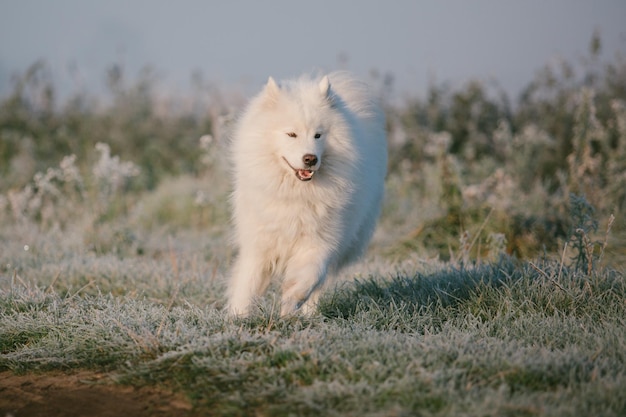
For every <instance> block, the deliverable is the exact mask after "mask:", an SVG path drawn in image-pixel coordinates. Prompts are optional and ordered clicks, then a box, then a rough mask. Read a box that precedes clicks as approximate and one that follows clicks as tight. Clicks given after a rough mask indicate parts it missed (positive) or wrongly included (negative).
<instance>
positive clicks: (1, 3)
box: [0, 0, 626, 96]
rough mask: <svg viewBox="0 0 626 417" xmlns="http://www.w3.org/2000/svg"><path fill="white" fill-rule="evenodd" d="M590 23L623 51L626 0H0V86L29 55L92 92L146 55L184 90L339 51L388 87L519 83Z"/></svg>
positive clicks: (609, 46) (325, 63) (609, 45)
mask: <svg viewBox="0 0 626 417" xmlns="http://www.w3.org/2000/svg"><path fill="white" fill-rule="evenodd" d="M595 29H597V30H598V31H599V32H600V34H601V37H602V41H603V57H604V58H605V59H608V58H612V57H614V56H615V54H616V53H618V52H620V53H621V54H622V56H626V1H625V0H595V1H592V0H589V1H581V0H519V1H509V0H474V1H471V0H433V1H418V0H414V1H411V0H386V1H375V0H336V1H331V0H316V1H307V2H304V1H295V0H292V1H288V0H274V1H243V0H240V1H238V0H230V1H200V0H177V1H168V0H142V1H140V0H106V1H95V0H94V1H89V0H0V92H3V93H6V91H7V88H8V76H9V75H10V74H12V73H15V72H16V71H22V70H23V69H24V68H26V67H27V66H28V65H29V64H31V63H33V62H34V61H35V60H36V59H39V58H44V59H46V60H47V61H48V62H49V63H50V66H51V68H52V71H53V73H54V75H55V77H58V78H59V79H61V80H62V83H63V84H64V85H66V86H71V85H72V83H73V82H74V81H70V80H71V77H70V76H69V75H68V74H69V71H68V67H70V66H71V65H75V66H76V67H77V68H78V71H79V74H80V75H79V80H80V83H81V84H82V86H83V87H86V88H87V89H88V90H94V91H96V90H98V89H101V88H102V85H103V84H104V81H103V80H104V73H105V71H104V68H106V67H107V66H108V65H110V64H112V63H114V62H122V63H123V64H124V66H125V68H126V70H127V72H128V74H129V75H133V74H137V72H138V69H139V68H141V67H142V66H144V65H147V64H150V65H152V66H153V67H154V68H155V69H156V70H157V72H158V74H159V76H160V79H161V82H162V83H163V85H165V86H169V87H171V88H174V89H178V90H180V91H182V92H185V91H189V89H190V83H189V79H190V75H191V73H192V72H193V71H195V70H199V71H201V72H202V73H203V74H204V78H205V79H206V80H210V81H213V82H215V83H217V84H218V85H220V86H222V87H223V88H226V89H227V88H230V87H231V86H234V85H238V84H243V85H244V86H245V90H250V89H251V90H252V91H254V90H256V89H257V88H258V87H259V86H260V85H261V84H262V83H263V82H264V81H265V80H266V79H267V77H268V76H269V75H272V76H274V77H275V78H279V79H280V78H283V77H288V76H294V75H298V74H300V73H302V72H307V71H311V70H314V69H323V70H324V69H328V70H332V69H337V68H338V67H339V64H340V62H341V58H340V57H341V56H344V57H346V58H347V61H346V64H345V66H346V68H347V69H349V70H352V71H354V72H355V73H357V74H359V75H361V76H367V75H368V74H369V73H370V71H371V70H377V71H379V72H380V73H387V72H390V73H392V74H393V75H394V76H395V80H396V81H395V94H396V95H397V96H403V95H405V94H419V93H422V92H424V91H425V90H426V89H427V87H428V84H429V82H430V81H432V80H434V81H435V82H437V83H442V82H450V83H452V85H460V84H462V83H463V82H465V81H466V80H468V79H470V78H480V79H483V80H488V79H495V80H497V81H498V82H499V83H500V84H501V85H502V86H503V87H504V88H505V89H506V90H507V91H509V92H510V93H517V92H519V89H520V88H521V87H523V86H524V85H526V83H527V82H529V81H530V80H531V79H532V76H533V74H534V73H535V71H537V70H538V69H539V68H541V67H542V66H543V65H544V64H546V63H548V62H549V61H551V60H554V59H556V58H557V57H562V58H566V59H568V60H571V61H576V60H577V59H579V58H580V57H582V56H584V55H585V54H586V52H587V49H588V44H589V40H590V38H591V35H592V33H593V31H594V30H595Z"/></svg>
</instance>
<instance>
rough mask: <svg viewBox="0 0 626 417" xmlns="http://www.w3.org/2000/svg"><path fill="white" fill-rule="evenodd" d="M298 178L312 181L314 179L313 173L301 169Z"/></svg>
mask: <svg viewBox="0 0 626 417" xmlns="http://www.w3.org/2000/svg"><path fill="white" fill-rule="evenodd" d="M298 177H300V178H301V179H310V178H312V177H313V171H311V170H308V169H299V170H298Z"/></svg>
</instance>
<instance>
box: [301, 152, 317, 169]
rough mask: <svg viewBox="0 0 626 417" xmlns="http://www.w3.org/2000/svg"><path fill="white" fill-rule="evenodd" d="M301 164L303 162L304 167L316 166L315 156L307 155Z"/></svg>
mask: <svg viewBox="0 0 626 417" xmlns="http://www.w3.org/2000/svg"><path fill="white" fill-rule="evenodd" d="M302 162H304V165H306V166H308V167H312V166H314V165H315V164H317V156H315V155H313V154H311V153H308V154H306V155H304V156H303V157H302Z"/></svg>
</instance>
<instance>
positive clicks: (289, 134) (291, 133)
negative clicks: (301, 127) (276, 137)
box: [287, 132, 298, 138]
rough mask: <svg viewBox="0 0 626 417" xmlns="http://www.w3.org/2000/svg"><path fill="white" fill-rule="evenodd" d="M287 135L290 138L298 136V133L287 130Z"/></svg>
mask: <svg viewBox="0 0 626 417" xmlns="http://www.w3.org/2000/svg"><path fill="white" fill-rule="evenodd" d="M287 136H289V137H290V138H297V137H298V135H296V134H295V133H293V132H289V133H287Z"/></svg>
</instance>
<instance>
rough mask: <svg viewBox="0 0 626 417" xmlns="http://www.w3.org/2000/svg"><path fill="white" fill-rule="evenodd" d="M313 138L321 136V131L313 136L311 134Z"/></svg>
mask: <svg viewBox="0 0 626 417" xmlns="http://www.w3.org/2000/svg"><path fill="white" fill-rule="evenodd" d="M313 137H314V138H315V139H319V138H321V137H322V134H321V133H316V134H315V136H313Z"/></svg>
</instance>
